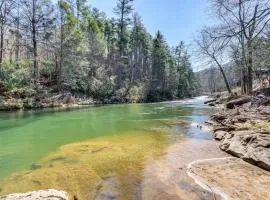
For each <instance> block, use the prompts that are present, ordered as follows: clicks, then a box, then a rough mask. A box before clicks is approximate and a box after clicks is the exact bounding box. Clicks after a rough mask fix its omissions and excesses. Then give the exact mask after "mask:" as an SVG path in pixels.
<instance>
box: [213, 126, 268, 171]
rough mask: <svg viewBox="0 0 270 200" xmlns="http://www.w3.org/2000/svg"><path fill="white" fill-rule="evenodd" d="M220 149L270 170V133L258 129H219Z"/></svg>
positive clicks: (217, 138) (217, 137) (216, 137)
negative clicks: (230, 130)
mask: <svg viewBox="0 0 270 200" xmlns="http://www.w3.org/2000/svg"><path fill="white" fill-rule="evenodd" d="M214 138H215V139H216V140H219V141H222V143H221V145H220V149H221V150H223V151H225V152H227V153H229V154H231V155H233V156H236V157H238V158H241V159H243V160H244V161H246V162H249V163H251V164H254V165H256V166H258V167H260V168H262V169H265V170H267V171H270V134H269V133H266V132H258V131H232V132H225V131H217V132H215V133H214Z"/></svg>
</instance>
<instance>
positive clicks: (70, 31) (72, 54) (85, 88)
mask: <svg viewBox="0 0 270 200" xmlns="http://www.w3.org/2000/svg"><path fill="white" fill-rule="evenodd" d="M133 3H134V2H133V0H117V1H116V5H115V8H114V13H115V18H112V19H110V18H108V17H106V15H105V14H104V13H103V12H102V11H100V10H98V9H96V8H93V7H91V1H89V2H88V1H87V0H58V1H50V0H1V2H0V9H1V13H0V37H1V38H0V40H1V43H0V50H1V51H0V77H1V86H0V88H2V89H1V90H2V91H1V92H2V93H3V94H7V93H8V94H14V93H16V94H17V95H19V96H20V95H21V96H24V97H33V96H35V95H38V96H41V97H39V98H43V96H48V95H52V94H57V93H64V92H70V93H72V94H74V95H78V96H86V97H92V98H94V99H97V100H101V101H103V100H105V99H109V98H112V97H119V98H125V99H128V100H129V101H132V102H138V101H147V102H153V101H161V100H168V99H175V98H183V97H191V96H193V95H194V94H196V92H197V90H198V82H197V81H196V79H195V76H194V73H193V71H192V68H191V62H190V56H189V54H188V52H187V48H186V46H185V44H184V42H181V41H180V42H179V45H178V46H176V47H169V45H168V44H167V42H166V39H165V38H164V36H163V35H162V33H161V32H160V31H158V32H157V33H156V35H155V36H152V35H151V34H149V32H148V31H147V29H146V27H145V26H144V24H143V22H142V19H141V18H140V16H139V14H138V13H136V12H135V10H134V6H133Z"/></svg>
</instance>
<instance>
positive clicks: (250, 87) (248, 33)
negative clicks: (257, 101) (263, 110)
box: [195, 0, 270, 94]
mask: <svg viewBox="0 0 270 200" xmlns="http://www.w3.org/2000/svg"><path fill="white" fill-rule="evenodd" d="M208 2H209V11H210V16H211V17H212V19H214V22H215V23H214V25H212V26H206V27H204V28H203V29H202V30H201V31H200V32H199V34H198V35H197V36H196V38H195V40H196V43H197V49H198V53H199V56H200V57H201V58H203V59H201V60H204V61H205V63H204V64H203V63H202V65H205V66H211V67H210V69H206V70H203V71H202V72H199V73H197V75H198V77H199V80H200V82H201V85H202V86H203V88H204V90H205V91H211V92H217V91H223V90H227V91H228V92H229V93H232V88H234V87H236V86H241V93H242V94H252V92H253V91H254V89H255V90H256V89H257V88H258V87H268V86H270V56H269V55H270V27H269V21H270V1H269V0H237V1H232V0H209V1H208ZM202 67H203V66H202ZM204 68H205V67H204ZM221 80H223V81H221Z"/></svg>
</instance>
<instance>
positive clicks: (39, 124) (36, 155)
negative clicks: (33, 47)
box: [0, 98, 209, 184]
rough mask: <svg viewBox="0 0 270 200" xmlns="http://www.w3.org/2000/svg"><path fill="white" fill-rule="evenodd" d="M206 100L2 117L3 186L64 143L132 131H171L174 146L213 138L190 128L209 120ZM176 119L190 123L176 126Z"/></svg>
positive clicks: (0, 173) (0, 154)
mask: <svg viewBox="0 0 270 200" xmlns="http://www.w3.org/2000/svg"><path fill="white" fill-rule="evenodd" d="M202 102H203V99H202V98H197V99H194V100H190V101H176V102H165V103H156V104H131V105H108V106H98V107H88V108H81V109H75V110H74V109H73V110H40V111H25V112H14V113H0V184H1V182H3V181H4V180H5V179H7V178H8V177H9V176H11V175H12V174H14V173H18V172H20V171H23V170H30V169H31V166H32V165H33V164H34V163H37V162H38V161H39V160H40V159H41V158H43V157H44V156H46V155H48V154H50V153H51V152H54V151H55V150H56V149H57V148H59V147H61V146H63V145H66V144H72V143H78V142H83V141H89V140H94V139H98V138H101V137H110V136H113V137H118V136H119V137H124V136H125V134H127V133H129V132H139V133H140V134H144V133H147V132H149V130H151V129H154V128H159V129H160V130H162V129H161V128H164V129H163V130H167V131H166V133H164V135H166V137H167V138H169V140H171V142H175V141H177V140H178V139H184V138H192V139H197V138H200V137H209V136H206V135H204V136H202V135H200V134H199V133H198V131H196V130H195V129H196V128H194V127H192V126H191V125H190V123H191V122H193V121H196V122H202V121H204V120H205V119H206V118H207V113H208V112H209V109H207V108H206V107H205V106H204V105H203V103H202ZM178 121H182V122H183V121H185V122H187V123H182V124H181V123H179V124H177V122H178ZM171 124H174V125H173V126H171ZM164 132H165V131H164ZM206 139H207V138H206ZM142 151H143V150H142Z"/></svg>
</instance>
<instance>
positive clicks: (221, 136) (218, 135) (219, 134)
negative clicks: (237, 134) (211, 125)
mask: <svg viewBox="0 0 270 200" xmlns="http://www.w3.org/2000/svg"><path fill="white" fill-rule="evenodd" d="M227 133H228V132H226V131H216V132H215V133H214V134H213V136H214V138H215V140H218V141H221V140H223V139H224V138H225V136H226V134H227Z"/></svg>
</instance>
